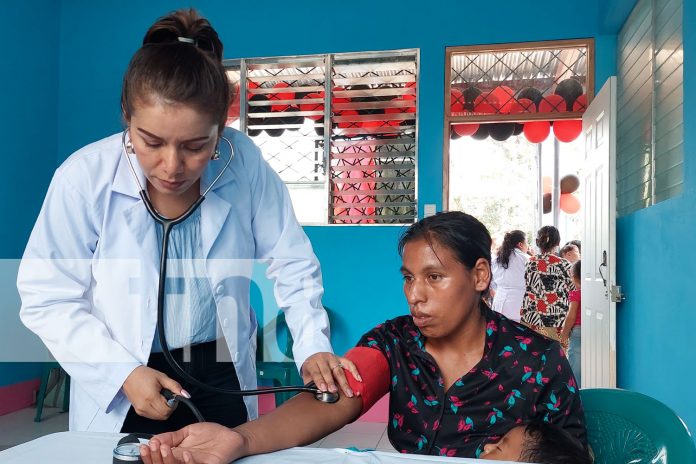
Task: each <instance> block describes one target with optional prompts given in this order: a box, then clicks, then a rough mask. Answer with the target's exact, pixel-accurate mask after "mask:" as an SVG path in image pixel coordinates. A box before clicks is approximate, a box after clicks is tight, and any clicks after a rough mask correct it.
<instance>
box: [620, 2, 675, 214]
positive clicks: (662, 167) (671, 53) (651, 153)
mask: <svg viewBox="0 0 696 464" xmlns="http://www.w3.org/2000/svg"><path fill="white" fill-rule="evenodd" d="M683 63H684V47H683V39H682V0H640V1H639V2H638V3H637V4H636V6H635V8H634V9H633V11H632V12H631V15H630V16H629V18H628V20H627V21H626V24H624V27H623V28H622V29H621V32H620V34H619V38H618V66H617V67H618V74H619V79H618V102H617V113H618V114H617V137H616V143H617V152H616V165H617V168H616V182H617V189H616V190H617V213H618V214H619V215H620V216H622V215H626V214H629V213H631V212H633V211H636V210H638V209H641V208H646V207H648V206H650V205H653V204H655V203H657V202H660V201H662V200H666V199H668V198H672V197H675V196H677V195H679V194H680V193H681V192H682V188H683V183H684V147H683V142H684V127H683V113H684V109H683V108H684V106H683V101H684V91H683V81H684V78H683Z"/></svg>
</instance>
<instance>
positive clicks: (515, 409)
mask: <svg viewBox="0 0 696 464" xmlns="http://www.w3.org/2000/svg"><path fill="white" fill-rule="evenodd" d="M483 310H484V311H485V317H486V322H487V324H486V342H485V343H486V344H485V347H484V353H483V357H482V358H481V361H479V363H478V364H477V365H476V366H474V367H473V368H472V369H471V370H470V371H469V372H466V373H464V374H463V376H462V377H461V378H459V379H458V380H457V381H456V382H455V383H454V384H453V385H452V386H451V387H450V388H449V389H448V390H447V391H445V388H444V383H443V379H442V374H441V373H440V369H439V368H438V365H437V363H436V362H435V360H434V358H433V357H432V356H431V355H430V354H428V352H427V351H426V350H425V346H424V343H425V338H424V336H423V335H422V334H421V332H420V331H419V329H418V328H417V327H416V326H415V325H414V324H413V319H412V318H411V316H401V317H397V318H396V319H392V320H389V321H386V322H385V323H383V324H380V325H379V326H377V327H375V328H374V329H372V330H371V331H370V332H368V333H367V334H365V335H364V336H363V337H362V338H361V339H360V342H359V343H358V346H367V347H372V348H376V349H378V350H380V351H381V352H382V353H383V354H384V355H385V357H386V358H387V362H388V363H389V369H390V375H391V395H390V400H389V401H390V402H389V413H390V421H389V425H388V436H389V440H390V441H391V443H392V445H393V446H394V448H396V449H397V450H399V451H400V452H402V453H414V454H431V455H442V456H459V457H478V456H479V454H480V453H481V452H482V451H483V446H484V445H485V444H487V443H491V442H495V441H497V440H499V439H500V437H501V436H502V435H504V434H505V433H506V432H507V431H508V430H510V429H511V428H512V427H514V426H515V424H518V423H520V422H523V421H527V420H531V419H535V418H541V419H543V420H546V421H550V422H552V423H554V424H557V425H559V426H560V427H563V428H564V429H566V430H567V431H568V432H569V433H571V434H572V435H573V436H575V437H577V438H578V439H579V440H580V441H581V442H582V443H583V444H586V431H585V418H584V413H583V411H582V406H581V404H580V396H579V393H578V387H577V383H576V381H575V378H574V377H573V373H572V371H571V369H570V366H569V365H568V361H567V359H566V358H565V356H564V354H563V350H562V349H561V346H560V345H559V344H558V343H557V342H553V341H551V340H549V339H547V338H545V337H543V336H541V335H539V334H537V333H536V332H534V331H533V330H531V329H529V328H527V327H525V326H523V325H521V324H518V323H516V322H513V321H511V320H509V319H507V318H506V317H505V316H503V315H501V314H499V313H496V312H494V311H492V310H490V309H489V308H487V307H485V308H484V309H483Z"/></svg>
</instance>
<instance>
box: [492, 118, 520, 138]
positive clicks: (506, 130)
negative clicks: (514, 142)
mask: <svg viewBox="0 0 696 464" xmlns="http://www.w3.org/2000/svg"><path fill="white" fill-rule="evenodd" d="M489 125H490V126H491V127H489V133H490V135H491V138H492V139H493V140H497V141H498V142H503V141H505V140H507V139H509V138H510V136H511V135H512V134H513V133H514V132H515V123H514V122H499V123H496V124H489Z"/></svg>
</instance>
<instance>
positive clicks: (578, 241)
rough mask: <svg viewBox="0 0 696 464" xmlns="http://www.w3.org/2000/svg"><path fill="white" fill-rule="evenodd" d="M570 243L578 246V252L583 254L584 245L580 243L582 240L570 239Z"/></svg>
mask: <svg viewBox="0 0 696 464" xmlns="http://www.w3.org/2000/svg"><path fill="white" fill-rule="evenodd" d="M568 243H569V244H571V245H575V246H576V247H578V253H580V254H581V255H582V246H581V245H580V240H577V239H575V240H569V241H568Z"/></svg>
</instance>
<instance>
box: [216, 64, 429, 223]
mask: <svg viewBox="0 0 696 464" xmlns="http://www.w3.org/2000/svg"><path fill="white" fill-rule="evenodd" d="M226 65H227V69H228V75H229V76H230V79H231V80H233V81H234V80H235V78H237V76H238V78H237V80H238V81H239V82H245V84H246V85H244V86H241V87H240V91H239V94H240V98H239V100H240V102H241V103H240V102H237V103H236V104H237V105H239V108H240V111H238V110H236V109H234V108H231V109H230V120H229V123H228V125H231V124H232V123H233V120H234V119H235V116H236V115H237V114H239V117H240V118H241V124H240V126H241V128H242V130H246V132H247V133H248V135H250V136H251V137H252V138H253V139H254V141H255V142H256V143H257V145H259V146H260V147H261V149H262V152H263V153H264V156H265V157H266V159H267V161H268V162H269V164H270V165H271V166H272V167H273V168H274V169H275V170H276V172H278V174H279V175H280V177H281V179H283V181H284V182H285V183H286V185H287V186H288V188H289V189H290V192H291V195H292V196H293V203H294V206H295V210H296V212H297V213H298V217H300V219H301V220H302V217H303V215H304V216H305V217H311V218H313V220H312V219H310V220H309V222H319V223H324V224H326V223H329V224H400V223H411V222H414V221H415V218H416V215H417V203H416V147H417V138H416V120H417V108H416V107H417V105H416V101H417V100H416V96H417V70H418V61H417V51H413V50H409V51H394V52H374V53H350V54H333V55H317V56H305V57H284V58H273V59H248V60H237V61H230V62H226ZM233 105H234V104H233ZM327 127H328V128H330V129H329V130H325V129H326V128H327ZM317 211H321V217H318V216H317ZM305 212H306V213H307V214H305ZM312 215H313V216H312ZM304 222H308V221H304Z"/></svg>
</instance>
